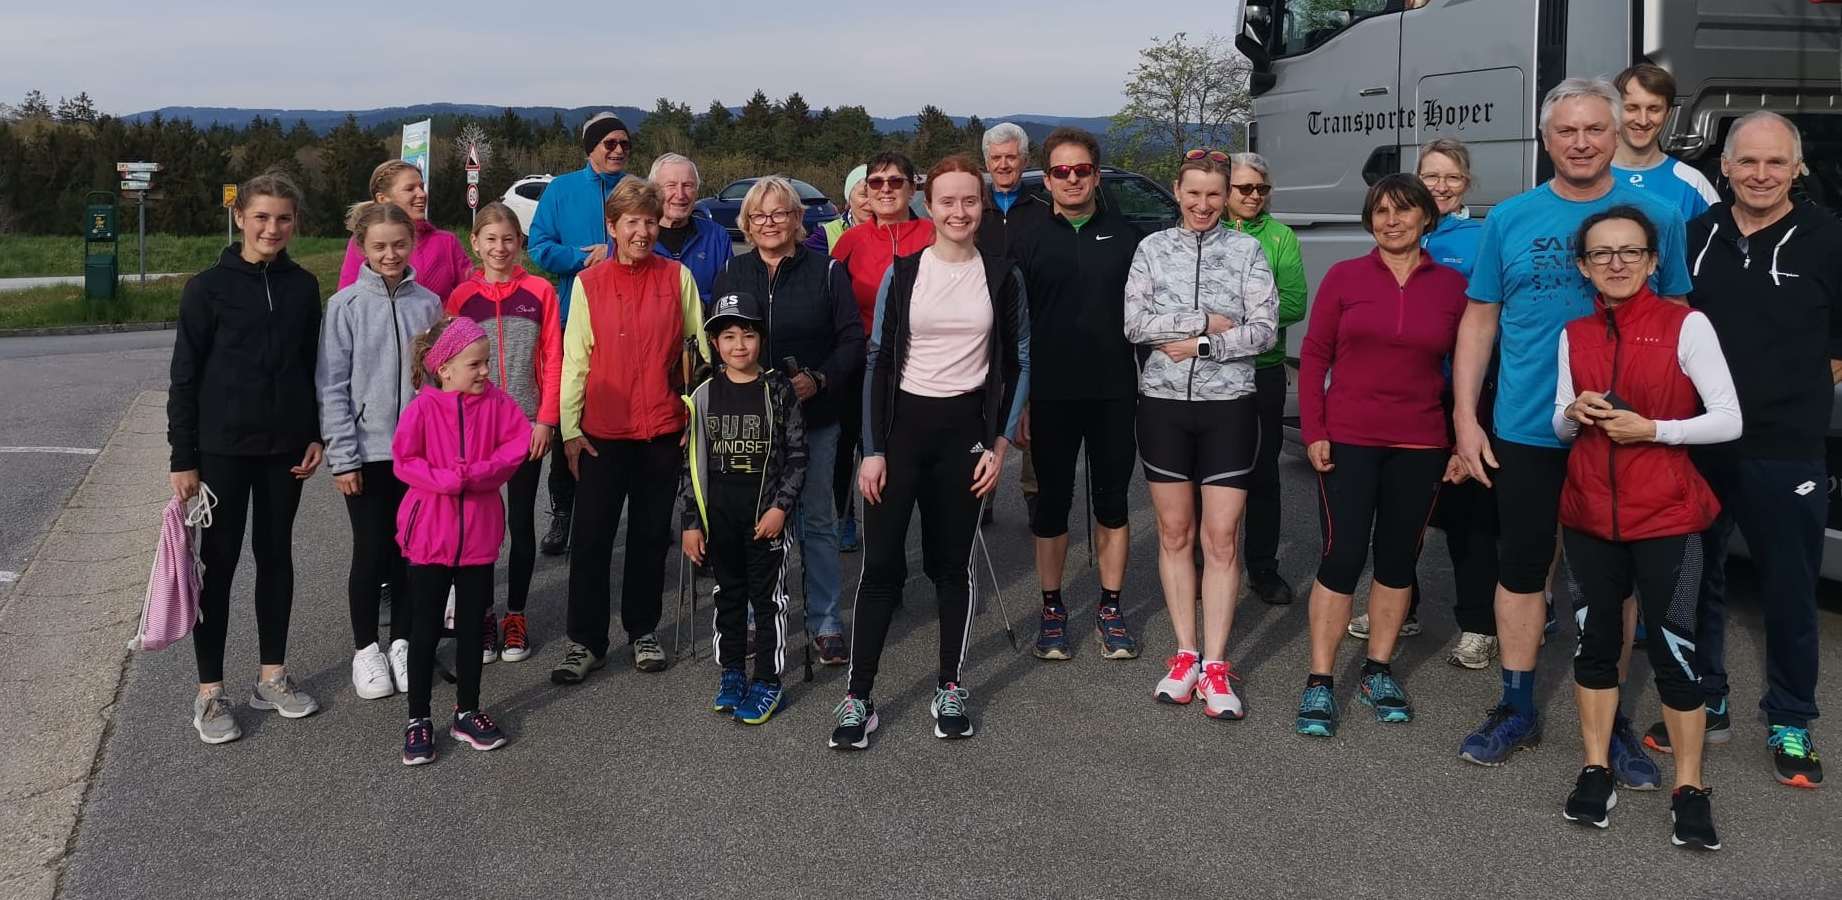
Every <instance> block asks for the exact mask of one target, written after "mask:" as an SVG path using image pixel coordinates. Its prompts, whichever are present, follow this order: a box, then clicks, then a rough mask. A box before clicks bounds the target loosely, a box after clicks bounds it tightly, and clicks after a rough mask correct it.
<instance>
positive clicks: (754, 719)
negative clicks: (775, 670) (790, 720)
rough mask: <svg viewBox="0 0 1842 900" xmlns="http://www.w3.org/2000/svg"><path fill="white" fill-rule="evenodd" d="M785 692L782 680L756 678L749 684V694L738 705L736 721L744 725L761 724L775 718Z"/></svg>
mask: <svg viewBox="0 0 1842 900" xmlns="http://www.w3.org/2000/svg"><path fill="white" fill-rule="evenodd" d="M783 693H784V691H783V690H782V689H781V686H780V682H778V681H761V680H759V679H756V680H755V681H753V682H751V683H750V684H749V685H748V695H747V696H745V697H743V698H742V702H741V703H739V704H737V705H736V708H735V710H736V711H735V717H736V721H738V722H741V723H742V724H744V725H760V724H761V723H763V722H766V721H767V720H769V719H771V718H773V717H774V710H777V709H779V708H780V698H781V696H782V695H783Z"/></svg>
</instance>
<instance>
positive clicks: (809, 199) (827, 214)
mask: <svg viewBox="0 0 1842 900" xmlns="http://www.w3.org/2000/svg"><path fill="white" fill-rule="evenodd" d="M759 180H760V179H757V178H738V179H736V180H735V181H731V182H729V183H728V184H726V185H723V189H722V190H720V191H717V192H716V196H714V197H707V198H705V199H703V200H699V201H697V208H698V209H699V210H700V211H702V212H703V213H704V214H705V215H707V216H709V217H710V218H711V219H713V220H715V221H716V224H718V225H721V226H723V227H724V228H725V229H728V231H729V239H730V240H733V241H741V240H742V223H741V222H739V221H737V219H736V217H737V216H738V215H739V214H740V213H741V212H742V198H743V197H746V196H748V189H749V188H751V187H754V186H755V182H756V181H759ZM787 180H788V181H791V182H793V190H794V192H796V193H798V194H799V199H800V203H801V204H802V205H803V206H805V207H806V214H805V216H804V219H805V222H806V232H807V233H808V234H810V233H812V232H814V231H817V230H818V229H819V226H821V225H823V224H825V223H826V222H829V221H831V220H833V219H836V218H837V217H838V207H836V206H833V205H832V202H831V200H830V199H829V198H827V197H826V196H825V194H824V193H823V192H821V191H820V190H819V189H818V188H815V187H813V186H812V185H810V184H807V183H806V182H804V181H800V180H799V179H797V178H789V179H787Z"/></svg>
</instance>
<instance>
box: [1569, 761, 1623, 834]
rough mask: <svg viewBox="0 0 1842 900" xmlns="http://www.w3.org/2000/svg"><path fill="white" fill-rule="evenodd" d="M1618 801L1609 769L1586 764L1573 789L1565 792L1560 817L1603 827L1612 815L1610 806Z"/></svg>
mask: <svg viewBox="0 0 1842 900" xmlns="http://www.w3.org/2000/svg"><path fill="white" fill-rule="evenodd" d="M1617 805H1618V787H1617V785H1615V784H1614V783H1613V782H1612V770H1611V769H1608V768H1606V767H1604V766H1587V767H1586V768H1584V769H1581V770H1580V777H1579V779H1578V780H1576V781H1575V782H1574V783H1573V793H1571V794H1568V795H1567V806H1566V807H1565V808H1563V809H1562V810H1561V817H1562V818H1565V819H1566V820H1567V821H1569V822H1578V823H1580V824H1582V825H1591V826H1593V827H1595V828H1604V827H1605V826H1606V825H1607V824H1608V822H1609V820H1610V817H1611V814H1612V807H1615V806H1617Z"/></svg>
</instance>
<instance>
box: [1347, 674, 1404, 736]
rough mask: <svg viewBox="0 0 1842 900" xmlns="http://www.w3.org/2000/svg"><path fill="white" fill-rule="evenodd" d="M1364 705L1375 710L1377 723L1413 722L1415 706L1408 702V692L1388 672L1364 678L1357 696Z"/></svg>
mask: <svg viewBox="0 0 1842 900" xmlns="http://www.w3.org/2000/svg"><path fill="white" fill-rule="evenodd" d="M1357 697H1359V698H1361V700H1362V702H1363V705H1365V706H1368V707H1370V708H1371V709H1374V710H1375V721H1377V722H1381V723H1383V724H1387V725H1393V724H1398V723H1401V722H1411V721H1413V704H1411V703H1408V702H1407V692H1406V691H1404V690H1402V689H1401V683H1400V682H1398V681H1395V680H1394V676H1393V675H1392V674H1389V673H1387V672H1376V673H1374V674H1372V675H1367V676H1364V678H1363V679H1362V690H1361V692H1360V693H1358V694H1357Z"/></svg>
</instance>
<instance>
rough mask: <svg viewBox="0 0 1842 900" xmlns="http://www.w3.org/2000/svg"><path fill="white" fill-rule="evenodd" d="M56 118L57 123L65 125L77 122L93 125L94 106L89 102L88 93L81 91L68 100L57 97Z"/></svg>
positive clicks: (93, 103)
mask: <svg viewBox="0 0 1842 900" xmlns="http://www.w3.org/2000/svg"><path fill="white" fill-rule="evenodd" d="M34 93H36V92H34ZM57 117H58V121H60V122H63V123H65V124H67V125H68V124H76V123H79V122H84V123H94V122H95V121H96V104H95V102H94V101H92V100H90V95H89V92H88V91H83V92H81V93H79V94H77V96H75V97H72V98H70V99H68V100H66V99H64V98H63V97H59V98H58V113H57Z"/></svg>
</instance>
